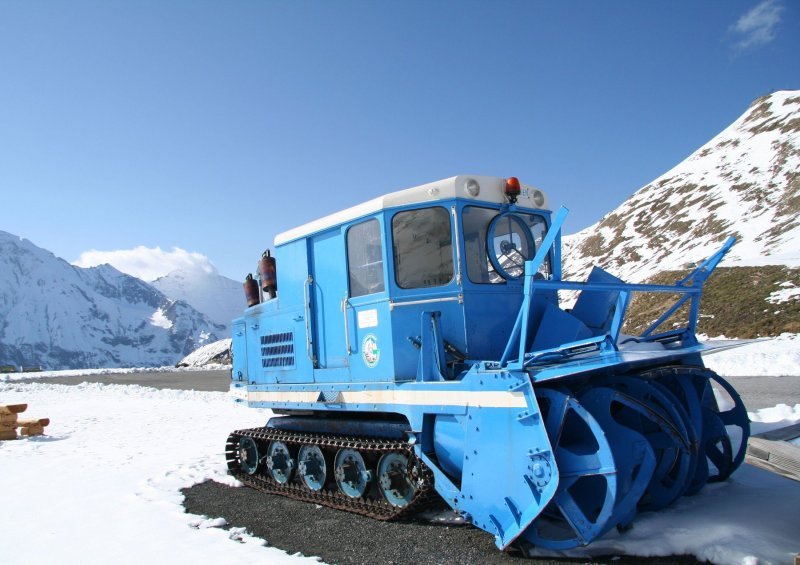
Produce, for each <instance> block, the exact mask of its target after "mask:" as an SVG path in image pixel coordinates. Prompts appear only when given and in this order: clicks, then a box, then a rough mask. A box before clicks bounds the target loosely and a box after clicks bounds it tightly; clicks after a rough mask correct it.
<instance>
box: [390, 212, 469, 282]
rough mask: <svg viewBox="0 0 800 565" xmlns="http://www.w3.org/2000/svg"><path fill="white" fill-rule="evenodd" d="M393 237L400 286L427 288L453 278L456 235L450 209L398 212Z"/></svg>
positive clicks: (394, 221) (395, 216)
mask: <svg viewBox="0 0 800 565" xmlns="http://www.w3.org/2000/svg"><path fill="white" fill-rule="evenodd" d="M392 239H393V240H394V272H395V278H396V279H397V286H399V287H400V288H426V287H431V286H442V285H445V284H447V283H449V282H450V281H451V280H453V272H454V269H453V236H452V233H451V231H450V214H449V213H448V212H447V210H445V209H444V208H441V207H437V208H423V209H421V210H408V211H406V212H398V213H397V214H395V215H394V218H392Z"/></svg>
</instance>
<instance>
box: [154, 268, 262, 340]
mask: <svg viewBox="0 0 800 565" xmlns="http://www.w3.org/2000/svg"><path fill="white" fill-rule="evenodd" d="M150 284H151V285H153V286H154V287H155V288H157V289H158V290H160V291H161V292H162V293H164V294H165V295H166V296H168V297H169V298H171V299H173V300H183V301H184V302H188V303H189V304H191V305H192V306H193V307H194V308H195V309H196V310H198V311H199V312H202V313H203V314H205V315H206V316H208V317H209V318H210V319H212V320H213V321H214V322H215V323H217V324H220V325H222V326H224V327H225V333H229V332H228V329H229V328H230V324H231V320H233V319H234V318H238V317H239V316H241V315H242V312H243V311H244V309H245V307H246V306H247V304H246V302H245V299H244V294H243V292H242V283H239V282H236V281H235V280H233V279H229V278H228V277H223V276H222V275H220V274H219V273H217V272H216V270H213V271H208V270H207V268H206V269H204V268H199V267H198V268H197V269H193V270H186V269H179V270H177V271H172V272H171V273H169V274H168V275H166V276H163V277H160V278H158V279H156V280H154V281H153V282H152V283H150Z"/></svg>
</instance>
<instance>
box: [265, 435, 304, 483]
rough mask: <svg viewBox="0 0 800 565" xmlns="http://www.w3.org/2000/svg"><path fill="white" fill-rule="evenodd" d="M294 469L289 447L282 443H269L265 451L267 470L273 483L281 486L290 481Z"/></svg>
mask: <svg viewBox="0 0 800 565" xmlns="http://www.w3.org/2000/svg"><path fill="white" fill-rule="evenodd" d="M296 467H297V465H296V464H295V462H294V459H293V458H292V455H291V452H290V451H289V446H288V445H286V444H285V443H283V442H282V441H271V442H270V444H269V448H268V449H267V470H268V471H269V474H270V476H271V477H272V478H273V479H275V482H277V483H278V484H280V485H283V484H286V483H288V482H289V481H291V480H292V476H293V475H294V471H295V468H296Z"/></svg>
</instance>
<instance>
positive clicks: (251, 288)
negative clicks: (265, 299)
mask: <svg viewBox="0 0 800 565" xmlns="http://www.w3.org/2000/svg"><path fill="white" fill-rule="evenodd" d="M243 286H244V297H245V298H246V299H247V307H248V308H250V307H251V306H255V305H256V304H261V298H260V297H259V295H258V283H256V281H255V280H254V279H253V275H252V273H248V274H247V278H245V279H244V285H243Z"/></svg>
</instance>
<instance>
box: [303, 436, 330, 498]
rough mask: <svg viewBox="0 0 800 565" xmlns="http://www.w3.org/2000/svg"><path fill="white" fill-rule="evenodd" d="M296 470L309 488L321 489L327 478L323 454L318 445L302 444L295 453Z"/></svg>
mask: <svg viewBox="0 0 800 565" xmlns="http://www.w3.org/2000/svg"><path fill="white" fill-rule="evenodd" d="M297 472H298V474H299V475H300V479H301V480H302V481H303V484H304V485H305V486H306V488H308V489H309V490H313V491H318V490H322V488H323V487H324V486H325V483H326V482H327V479H328V465H327V462H326V461H325V454H324V453H322V450H321V449H320V448H319V446H316V445H304V446H303V447H301V448H300V451H299V452H298V454H297Z"/></svg>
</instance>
